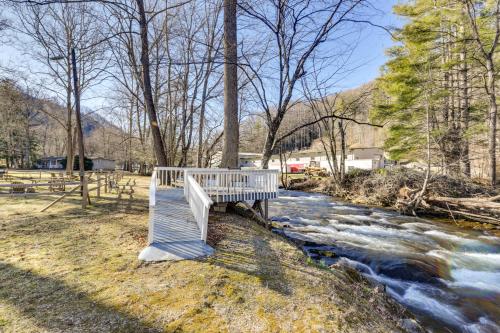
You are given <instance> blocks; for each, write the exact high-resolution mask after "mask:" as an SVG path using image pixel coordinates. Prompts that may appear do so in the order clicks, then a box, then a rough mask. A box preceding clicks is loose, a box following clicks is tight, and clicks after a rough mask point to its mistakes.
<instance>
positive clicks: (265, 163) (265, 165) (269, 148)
mask: <svg viewBox="0 0 500 333" xmlns="http://www.w3.org/2000/svg"><path fill="white" fill-rule="evenodd" d="M276 132H277V126H275V125H274V123H272V124H270V125H269V126H268V131H267V136H266V143H265V144H264V151H263V152H262V169H269V160H270V159H271V156H272V155H273V148H274V140H275V138H276Z"/></svg>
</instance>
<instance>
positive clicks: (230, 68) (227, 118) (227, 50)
mask: <svg viewBox="0 0 500 333" xmlns="http://www.w3.org/2000/svg"><path fill="white" fill-rule="evenodd" d="M236 7H237V0H224V146H223V148H222V161H221V166H222V167H226V168H237V167H238V166H239V165H238V164H239V162H238V151H239V132H240V131H239V117H238V37H237V23H236Z"/></svg>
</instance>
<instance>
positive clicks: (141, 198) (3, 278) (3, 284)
mask: <svg viewBox="0 0 500 333" xmlns="http://www.w3.org/2000/svg"><path fill="white" fill-rule="evenodd" d="M136 179H137V181H138V187H137V192H136V194H135V198H134V199H133V200H129V199H128V197H127V196H125V198H124V199H122V200H121V201H117V198H116V197H117V195H116V194H108V195H105V196H104V197H103V198H101V199H99V200H95V199H93V202H92V203H93V204H92V206H91V207H90V208H89V209H88V210H86V211H82V210H81V209H80V208H79V207H80V205H79V200H78V197H76V196H73V197H71V198H69V199H68V200H65V201H63V202H62V203H59V204H57V205H56V206H54V207H52V208H51V209H49V210H48V211H46V212H45V213H39V212H38V211H39V210H40V208H41V207H43V206H44V205H46V204H47V203H48V202H50V201H51V200H53V197H44V198H42V197H29V198H26V199H25V198H6V197H3V198H0V332H26V333H28V332H292V331H295V332H371V333H373V332H397V331H399V330H400V329H399V328H398V320H399V318H400V317H401V316H402V312H401V311H402V310H401V309H400V308H399V307H398V306H396V305H394V304H393V303H392V302H390V301H388V300H387V298H386V296H385V295H384V294H383V293H382V292H381V291H377V290H374V289H373V288H370V287H369V286H368V285H367V284H366V283H365V282H363V281H359V280H358V279H356V278H355V277H350V275H349V274H346V273H344V272H342V271H340V270H328V269H324V268H320V267H317V266H315V265H312V264H310V263H308V260H307V259H306V258H305V256H304V255H303V254H302V253H301V252H300V251H299V250H297V249H296V248H295V247H294V246H292V245H291V244H289V243H288V242H286V241H284V240H282V239H281V238H280V237H279V236H277V235H274V234H271V233H270V232H269V231H267V230H265V229H264V228H262V227H260V226H258V225H256V224H255V223H254V222H252V221H250V220H248V219H246V218H242V217H240V216H237V215H231V214H220V213H219V214H216V213H213V214H211V218H210V227H209V237H210V239H211V242H212V244H213V245H214V246H215V248H216V253H215V255H214V256H213V257H211V258H205V259H200V260H190V261H179V262H162V263H155V264H145V263H142V262H140V261H138V260H137V255H138V253H139V251H140V250H141V249H142V248H143V247H144V246H145V245H146V237H147V221H148V207H147V205H148V201H147V193H148V192H147V186H148V182H149V179H148V178H146V177H136ZM125 180H126V178H125Z"/></svg>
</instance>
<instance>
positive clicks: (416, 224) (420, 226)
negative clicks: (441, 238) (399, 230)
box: [400, 222, 437, 231]
mask: <svg viewBox="0 0 500 333" xmlns="http://www.w3.org/2000/svg"><path fill="white" fill-rule="evenodd" d="M400 226H402V227H403V228H406V229H411V230H417V231H419V229H424V230H435V229H437V227H436V226H434V225H431V224H428V223H423V222H406V223H402V224H400Z"/></svg>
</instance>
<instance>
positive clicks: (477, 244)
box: [269, 191, 500, 333]
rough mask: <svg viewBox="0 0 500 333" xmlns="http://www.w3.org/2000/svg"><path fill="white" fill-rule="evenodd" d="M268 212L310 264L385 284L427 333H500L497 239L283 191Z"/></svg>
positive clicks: (499, 244)
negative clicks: (341, 268)
mask: <svg viewBox="0 0 500 333" xmlns="http://www.w3.org/2000/svg"><path fill="white" fill-rule="evenodd" d="M269 212H270V216H273V220H274V221H277V222H280V223H281V224H282V225H283V226H285V228H283V232H284V233H285V235H286V236H287V237H289V238H291V239H294V240H296V241H297V242H298V243H300V244H301V246H302V248H303V250H304V251H306V252H307V253H308V254H309V255H310V256H311V257H312V258H313V259H316V260H320V261H323V262H324V263H325V264H327V265H331V264H334V263H337V262H339V261H342V262H341V264H345V265H349V266H351V267H354V268H356V269H357V270H358V271H360V272H361V273H362V274H363V275H364V276H365V277H367V278H368V279H371V280H372V281H374V282H376V283H378V284H383V285H385V287H386V288H385V289H386V291H387V292H388V293H389V294H390V295H391V296H392V297H393V298H394V299H396V300H397V301H398V302H400V303H401V304H403V305H405V306H406V307H407V308H408V309H410V310H411V311H412V312H413V313H414V314H415V316H416V317H417V318H418V319H419V321H420V322H421V323H422V325H424V327H425V328H426V329H428V330H429V331H431V332H488V333H489V332H495V333H498V332H500V238H497V237H494V236H489V235H487V234H486V233H484V232H479V231H472V230H464V229H461V228H459V227H456V226H455V225H453V223H440V222H435V221H431V220H425V219H420V218H414V217H408V216H401V215H399V214H397V213H395V212H391V211H387V210H383V209H378V208H369V207H363V206H356V205H352V204H346V203H343V202H338V201H335V200H334V199H333V198H331V197H328V196H325V195H321V194H311V193H304V192H295V191H283V192H281V193H280V198H279V199H278V200H275V201H272V202H271V203H270V207H269ZM332 254H334V255H332Z"/></svg>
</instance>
